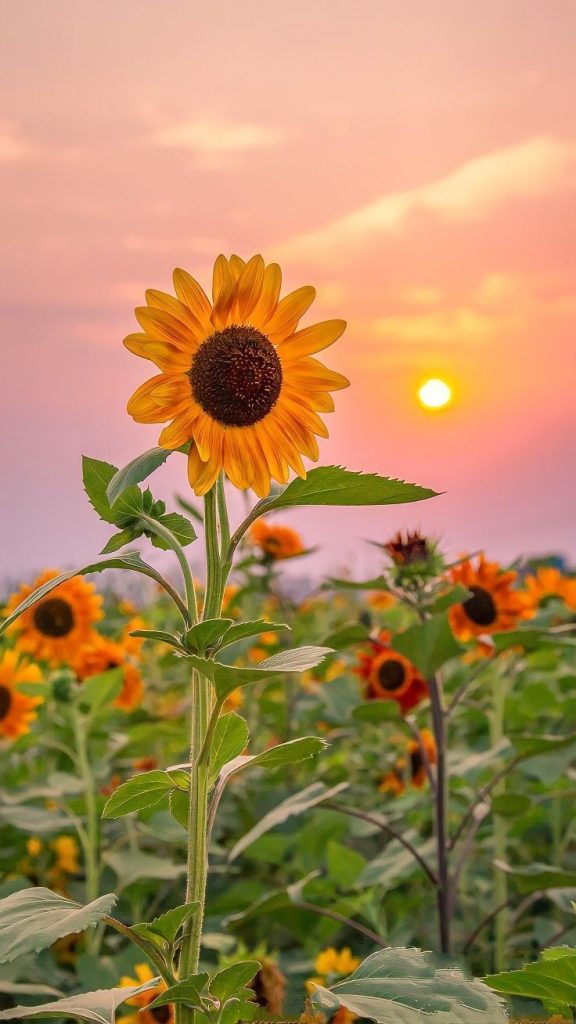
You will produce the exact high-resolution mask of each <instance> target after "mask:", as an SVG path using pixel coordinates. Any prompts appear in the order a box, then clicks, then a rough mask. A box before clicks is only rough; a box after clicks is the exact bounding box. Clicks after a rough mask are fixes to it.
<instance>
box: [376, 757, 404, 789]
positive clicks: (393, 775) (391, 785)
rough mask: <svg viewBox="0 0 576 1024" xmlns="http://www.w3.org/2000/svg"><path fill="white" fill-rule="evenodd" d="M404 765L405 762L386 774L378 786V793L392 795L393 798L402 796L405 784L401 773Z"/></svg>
mask: <svg viewBox="0 0 576 1024" xmlns="http://www.w3.org/2000/svg"><path fill="white" fill-rule="evenodd" d="M399 764H400V762H399ZM404 764H405V762H402V763H401V764H400V767H398V765H397V766H396V768H392V769H391V770H390V771H389V772H386V774H385V775H384V776H383V778H382V781H381V782H380V785H379V786H378V792H379V793H392V794H393V796H402V795H403V794H404V793H405V792H406V783H405V782H404V775H403V772H402V768H403V767H404Z"/></svg>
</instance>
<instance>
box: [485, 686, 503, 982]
mask: <svg viewBox="0 0 576 1024" xmlns="http://www.w3.org/2000/svg"><path fill="white" fill-rule="evenodd" d="M505 680H506V677H505V674H504V673H503V672H499V671H494V672H493V674H492V680H491V682H492V707H491V709H490V716H489V717H490V743H491V746H492V747H496V746H498V744H499V743H501V742H502V740H503V738H504V705H505V702H506V686H505ZM505 789H506V780H505V777H502V778H501V779H500V780H499V781H498V783H497V785H495V786H494V787H493V790H492V793H493V795H494V796H497V795H498V794H501V793H503V792H504V791H505ZM506 846H507V830H506V819H505V818H504V817H503V816H502V815H500V814H496V815H495V817H494V860H498V861H505V860H506ZM494 902H495V903H496V906H497V907H502V910H501V912H500V913H498V915H497V916H496V918H495V936H494V970H495V971H503V970H504V967H505V963H504V961H505V956H506V929H507V914H506V906H507V903H508V880H507V877H506V874H505V873H504V871H501V870H499V869H498V868H495V869H494Z"/></svg>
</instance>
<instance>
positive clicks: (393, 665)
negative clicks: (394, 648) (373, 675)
mask: <svg viewBox="0 0 576 1024" xmlns="http://www.w3.org/2000/svg"><path fill="white" fill-rule="evenodd" d="M405 678H406V670H405V668H404V665H403V664H402V662H401V661H396V660H395V658H388V659H387V660H386V661H383V662H382V664H381V665H380V666H379V668H378V681H379V683H380V685H381V686H382V687H383V689H384V690H389V691H390V692H391V693H393V692H394V690H399V689H400V687H401V686H402V683H403V682H404V680H405Z"/></svg>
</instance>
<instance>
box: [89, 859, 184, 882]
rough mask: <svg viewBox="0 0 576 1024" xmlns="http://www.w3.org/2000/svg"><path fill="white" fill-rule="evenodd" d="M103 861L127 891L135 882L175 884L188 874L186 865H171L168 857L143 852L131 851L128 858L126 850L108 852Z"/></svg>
mask: <svg viewBox="0 0 576 1024" xmlns="http://www.w3.org/2000/svg"><path fill="white" fill-rule="evenodd" d="M102 859H103V861H104V862H105V863H106V864H108V866H109V867H111V868H112V871H114V873H115V875H116V876H117V878H118V884H119V886H120V888H122V889H126V888H128V886H129V885H132V884H133V882H139V881H140V880H141V879H145V880H146V881H148V882H151V881H152V882H153V881H157V880H158V881H163V882H173V881H175V880H176V879H177V878H181V876H182V875H185V874H186V865H185V864H171V863H170V861H169V860H168V859H167V858H166V857H154V856H153V855H152V854H150V853H143V852H142V851H141V850H131V851H130V856H129V857H127V856H126V852H125V851H124V850H120V851H118V852H115V851H112V850H108V851H107V852H106V853H104V854H103V856H102Z"/></svg>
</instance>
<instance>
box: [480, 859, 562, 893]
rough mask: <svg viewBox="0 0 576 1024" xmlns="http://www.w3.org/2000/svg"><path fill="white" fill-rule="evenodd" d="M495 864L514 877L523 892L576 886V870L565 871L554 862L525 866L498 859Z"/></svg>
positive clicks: (518, 887)
mask: <svg viewBox="0 0 576 1024" xmlns="http://www.w3.org/2000/svg"><path fill="white" fill-rule="evenodd" d="M494 864H495V866H496V867H497V868H499V869H500V870H501V871H504V872H505V873H506V874H507V875H510V877H511V878H513V879H514V882H515V885H516V887H517V889H518V891H519V892H520V893H522V894H528V893H531V892H540V890H544V889H571V888H574V887H576V871H563V870H562V869H561V868H556V867H554V866H553V865H552V864H541V863H539V862H538V861H535V862H534V863H533V864H527V865H525V866H523V867H517V866H515V865H512V864H506V862H505V861H502V860H496V861H494Z"/></svg>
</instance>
